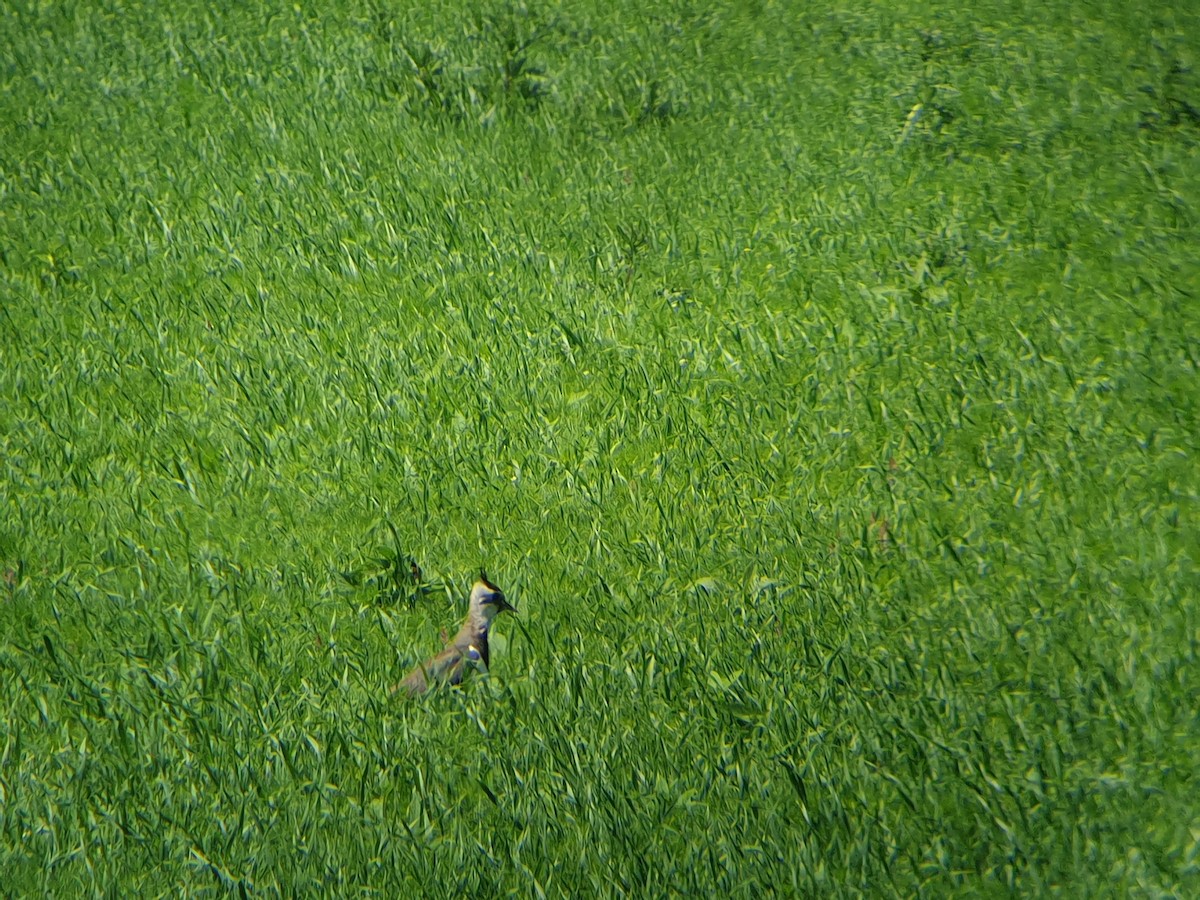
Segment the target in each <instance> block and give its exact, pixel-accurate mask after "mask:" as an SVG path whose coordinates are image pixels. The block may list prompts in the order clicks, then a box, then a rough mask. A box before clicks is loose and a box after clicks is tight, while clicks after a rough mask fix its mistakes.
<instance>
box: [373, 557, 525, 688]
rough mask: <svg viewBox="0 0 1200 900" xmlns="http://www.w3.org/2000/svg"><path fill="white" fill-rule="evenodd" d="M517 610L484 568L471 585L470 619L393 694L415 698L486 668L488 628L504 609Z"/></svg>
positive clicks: (455, 682)
mask: <svg viewBox="0 0 1200 900" xmlns="http://www.w3.org/2000/svg"><path fill="white" fill-rule="evenodd" d="M516 611H517V609H516V607H515V606H513V605H512V604H511V603H509V602H508V599H507V598H506V597H505V596H504V591H502V590H500V588H498V587H496V585H494V584H492V583H491V582H490V581H488V577H487V573H486V572H482V571H481V572H480V573H479V580H478V581H476V582H475V585H474V587H472V588H471V599H470V601H469V609H468V611H467V619H466V621H465V622H463V625H462V628H460V629H459V630H458V634H456V635H455V636H454V640H452V641H448V642H446V646H445V648H444V649H443V650H442V652H441V653H439V654H437V655H436V656H432V657H430V658H429V659H427V660H426V661H425V662H423V663H421V664H420V665H419V666H417V667H416V668H415V669H413V670H412V671H411V672H410V673H409V674H408V675H407V676H406V677H405V679H404V680H403V681H401V682H400V683H399V684H397V685H395V686H393V687H392V694H393V695H395V694H404V695H407V696H409V697H416V696H418V695H420V694H423V693H425V692H426V691H427V690H429V688H430V686H431V685H440V684H461V683H462V680H463V675H464V674H465V672H466V670H467V668H468V667H470V668H477V669H482V670H483V671H487V667H488V631H489V630H490V629H491V627H492V620H493V619H495V618H496V616H498V615H499V614H500V613H502V612H513V613H515V612H516Z"/></svg>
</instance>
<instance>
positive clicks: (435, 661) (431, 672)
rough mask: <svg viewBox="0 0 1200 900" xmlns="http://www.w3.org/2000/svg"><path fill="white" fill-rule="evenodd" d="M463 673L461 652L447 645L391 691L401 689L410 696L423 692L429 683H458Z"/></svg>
mask: <svg viewBox="0 0 1200 900" xmlns="http://www.w3.org/2000/svg"><path fill="white" fill-rule="evenodd" d="M462 675H463V652H462V651H461V650H460V649H459V648H457V647H447V648H446V649H445V650H443V651H442V652H441V653H439V654H438V655H437V656H434V657H431V658H429V659H427V660H426V661H425V662H423V663H421V665H419V666H417V667H416V668H415V669H413V670H412V671H411V672H409V673H408V675H407V676H406V677H405V679H404V680H403V681H401V682H400V683H399V684H398V685H396V686H395V687H394V688H393V689H392V693H393V694H395V693H399V692H401V691H403V692H404V693H406V694H408V695H409V696H410V697H415V696H416V695H417V694H423V693H425V691H427V690H428V689H429V685H430V684H459V683H460V682H462Z"/></svg>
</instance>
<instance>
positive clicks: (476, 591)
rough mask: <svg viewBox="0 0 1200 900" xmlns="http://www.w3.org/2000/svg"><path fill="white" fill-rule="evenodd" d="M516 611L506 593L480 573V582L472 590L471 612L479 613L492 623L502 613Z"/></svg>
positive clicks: (484, 574)
mask: <svg viewBox="0 0 1200 900" xmlns="http://www.w3.org/2000/svg"><path fill="white" fill-rule="evenodd" d="M516 611H517V608H516V607H515V606H513V605H512V604H511V603H509V602H508V599H507V598H506V597H505V596H504V591H502V590H500V588H498V587H496V586H495V585H494V584H492V583H491V582H490V581H488V577H487V574H486V573H484V572H480V573H479V580H478V581H476V582H475V586H474V587H473V588H471V612H473V613H475V612H478V613H479V614H480V615H482V616H483V617H484V618H485V619H486V620H487V621H489V622H490V621H491V620H492V619H494V618H495V617H496V616H497V615H499V614H500V613H502V612H514V613H515V612H516Z"/></svg>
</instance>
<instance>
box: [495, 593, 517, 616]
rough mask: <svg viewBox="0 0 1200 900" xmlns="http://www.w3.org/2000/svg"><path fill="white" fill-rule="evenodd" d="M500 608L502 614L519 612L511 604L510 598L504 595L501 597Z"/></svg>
mask: <svg viewBox="0 0 1200 900" xmlns="http://www.w3.org/2000/svg"><path fill="white" fill-rule="evenodd" d="M499 606H500V612H510V613H515V612H516V611H517V608H516V607H515V606H513V605H512V604H511V603H509V602H508V598H507V597H505V596H504V595H503V594H501V595H500V603H499Z"/></svg>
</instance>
